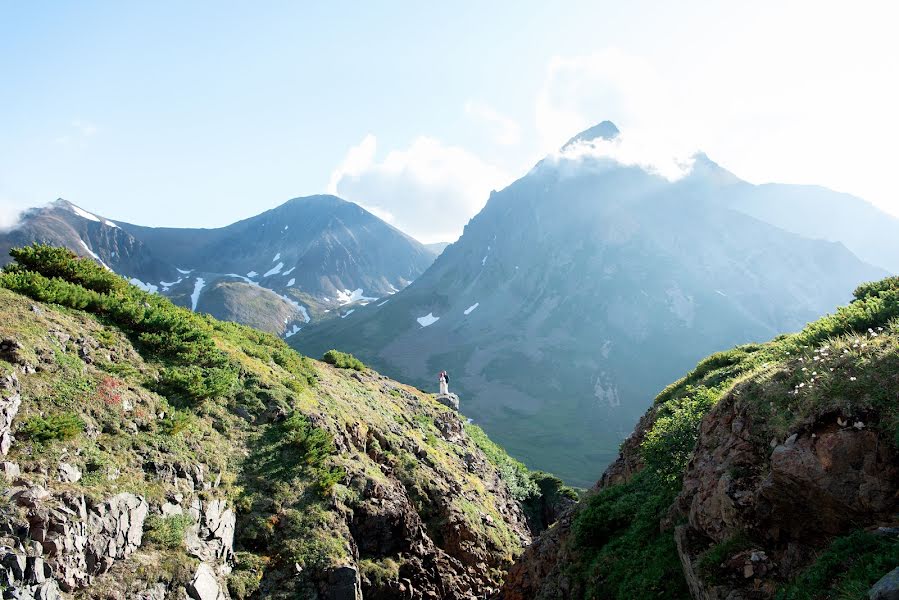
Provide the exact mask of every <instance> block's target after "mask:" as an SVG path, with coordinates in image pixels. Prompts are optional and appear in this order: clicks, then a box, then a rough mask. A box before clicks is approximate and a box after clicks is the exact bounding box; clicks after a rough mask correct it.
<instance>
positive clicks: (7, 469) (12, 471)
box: [0, 460, 22, 483]
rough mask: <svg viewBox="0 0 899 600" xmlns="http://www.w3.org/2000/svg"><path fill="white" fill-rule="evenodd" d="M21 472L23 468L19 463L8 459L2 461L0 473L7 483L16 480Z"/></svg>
mask: <svg viewBox="0 0 899 600" xmlns="http://www.w3.org/2000/svg"><path fill="white" fill-rule="evenodd" d="M21 474H22V470H21V469H20V468H19V465H18V464H16V463H14V462H9V461H6V460H5V461H3V462H0V475H2V476H3V478H4V479H5V480H6V481H7V483H9V482H12V481H15V479H16V478H17V477H19V475H21Z"/></svg>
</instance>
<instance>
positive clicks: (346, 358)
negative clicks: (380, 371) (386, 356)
mask: <svg viewBox="0 0 899 600" xmlns="http://www.w3.org/2000/svg"><path fill="white" fill-rule="evenodd" d="M322 360H323V361H325V362H326V363H328V364H329V365H334V366H335V367H337V368H338V369H353V370H354V371H364V370H365V365H364V364H363V363H362V361H361V360H359V359H358V358H356V357H355V356H353V355H352V354H347V353H346V352H341V351H339V350H328V351H327V352H325V355H324V356H322Z"/></svg>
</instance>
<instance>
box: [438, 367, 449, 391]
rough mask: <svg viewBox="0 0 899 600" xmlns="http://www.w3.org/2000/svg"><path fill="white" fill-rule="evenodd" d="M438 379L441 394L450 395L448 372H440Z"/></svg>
mask: <svg viewBox="0 0 899 600" xmlns="http://www.w3.org/2000/svg"><path fill="white" fill-rule="evenodd" d="M437 379H438V381H439V382H440V393H441V394H449V374H448V373H447V372H446V371H440V375H439V376H438V378H437Z"/></svg>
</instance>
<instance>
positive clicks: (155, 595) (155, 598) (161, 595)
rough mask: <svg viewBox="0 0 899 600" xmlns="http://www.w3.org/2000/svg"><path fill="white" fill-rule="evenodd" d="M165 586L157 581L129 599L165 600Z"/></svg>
mask: <svg viewBox="0 0 899 600" xmlns="http://www.w3.org/2000/svg"><path fill="white" fill-rule="evenodd" d="M166 591H167V590H166V587H165V584H164V583H157V584H156V585H154V586H153V587H151V588H147V589H145V590H143V591H142V592H138V593H136V594H133V595H132V596H130V600H165V594H166Z"/></svg>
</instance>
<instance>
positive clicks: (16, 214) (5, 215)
mask: <svg viewBox="0 0 899 600" xmlns="http://www.w3.org/2000/svg"><path fill="white" fill-rule="evenodd" d="M25 209H26V207H25V206H24V205H22V204H20V203H18V202H13V201H11V200H6V199H4V198H0V232H2V231H9V230H10V229H13V228H14V227H15V226H16V225H18V224H19V220H20V219H21V217H22V211H24V210H25Z"/></svg>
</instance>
